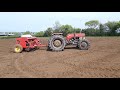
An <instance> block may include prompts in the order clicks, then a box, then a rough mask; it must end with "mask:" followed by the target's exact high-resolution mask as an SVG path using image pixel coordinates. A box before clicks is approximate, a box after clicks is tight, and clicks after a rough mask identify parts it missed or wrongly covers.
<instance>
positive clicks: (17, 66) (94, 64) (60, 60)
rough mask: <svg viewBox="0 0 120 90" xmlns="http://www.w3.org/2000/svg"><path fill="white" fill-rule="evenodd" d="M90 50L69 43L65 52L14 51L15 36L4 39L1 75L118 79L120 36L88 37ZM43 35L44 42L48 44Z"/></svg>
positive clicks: (0, 46) (0, 45)
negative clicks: (80, 48)
mask: <svg viewBox="0 0 120 90" xmlns="http://www.w3.org/2000/svg"><path fill="white" fill-rule="evenodd" d="M87 39H88V40H89V41H90V43H91V47H90V49H89V50H79V49H77V48H75V47H72V46H67V47H66V48H65V50H64V51H61V52H52V51H47V50H46V47H42V48H40V49H39V50H35V51H30V52H25V51H23V52H22V53H14V52H13V46H14V45H15V39H0V78H118V77H120V37H87ZM47 41H48V40H47V39H46V38H42V39H41V42H42V43H43V44H46V43H47Z"/></svg>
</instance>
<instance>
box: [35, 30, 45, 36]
mask: <svg viewBox="0 0 120 90" xmlns="http://www.w3.org/2000/svg"><path fill="white" fill-rule="evenodd" d="M35 36H36V37H43V36H44V31H40V32H37V33H35Z"/></svg>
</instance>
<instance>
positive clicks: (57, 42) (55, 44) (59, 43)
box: [53, 40, 62, 47]
mask: <svg viewBox="0 0 120 90" xmlns="http://www.w3.org/2000/svg"><path fill="white" fill-rule="evenodd" d="M53 45H54V46H55V47H60V46H61V45H62V43H61V41H60V40H55V41H54V42H53Z"/></svg>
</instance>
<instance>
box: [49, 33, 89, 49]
mask: <svg viewBox="0 0 120 90" xmlns="http://www.w3.org/2000/svg"><path fill="white" fill-rule="evenodd" d="M67 45H75V46H76V47H77V48H79V49H80V50H88V49H89V47H90V42H89V41H88V40H87V39H86V38H85V34H84V33H72V34H68V35H67V36H66V38H64V37H63V35H62V33H53V34H52V37H51V38H50V39H49V41H48V49H49V50H52V51H63V50H64V48H65V46H67Z"/></svg>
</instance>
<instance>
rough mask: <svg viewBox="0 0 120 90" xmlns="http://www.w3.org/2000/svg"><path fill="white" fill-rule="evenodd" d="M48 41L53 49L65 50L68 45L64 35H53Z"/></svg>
mask: <svg viewBox="0 0 120 90" xmlns="http://www.w3.org/2000/svg"><path fill="white" fill-rule="evenodd" d="M48 42H49V43H48V48H49V49H51V50H52V51H63V50H64V48H65V45H66V44H65V39H64V37H63V36H62V35H53V36H52V37H51V38H50V39H49V41H48Z"/></svg>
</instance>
